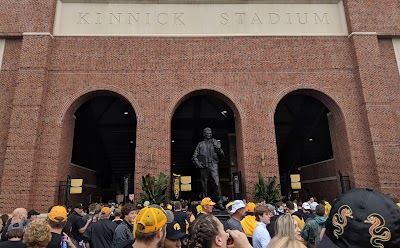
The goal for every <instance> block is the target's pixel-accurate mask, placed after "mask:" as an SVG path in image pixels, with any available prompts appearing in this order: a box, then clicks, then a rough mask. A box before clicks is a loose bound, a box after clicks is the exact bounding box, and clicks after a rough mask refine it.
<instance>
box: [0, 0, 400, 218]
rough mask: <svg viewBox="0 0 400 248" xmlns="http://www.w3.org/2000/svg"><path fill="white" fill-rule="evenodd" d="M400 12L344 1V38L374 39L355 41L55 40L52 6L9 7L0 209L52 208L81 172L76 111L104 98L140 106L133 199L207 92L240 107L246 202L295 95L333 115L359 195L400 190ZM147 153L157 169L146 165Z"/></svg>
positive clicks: (3, 10)
mask: <svg viewBox="0 0 400 248" xmlns="http://www.w3.org/2000/svg"><path fill="white" fill-rule="evenodd" d="M399 5H400V4H399V2H398V1H396V0H382V1H369V0H368V1H367V0H360V1H350V0H344V6H345V13H346V17H347V24H348V28H349V34H350V33H352V32H376V34H370V35H362V34H354V35H352V36H351V37H347V36H340V37H337V36H336V37H333V36H332V37H330V36H324V37H318V36H312V37H311V36H299V37H297V36H296V37H288V36H286V37H268V36H267V37H52V36H50V35H46V34H42V33H43V32H49V33H52V28H53V27H52V26H53V22H54V13H55V6H56V1H55V0H53V1H49V0H39V1H38V0H35V1H34V0H21V1H14V0H0V38H4V39H6V45H5V52H4V57H3V65H2V69H1V71H0V212H10V211H11V210H12V209H13V208H14V207H16V206H24V207H26V208H29V209H30V208H35V209H36V210H38V211H46V210H47V208H48V207H49V206H50V205H52V204H55V203H56V201H57V193H58V192H57V191H58V182H59V181H60V180H64V179H65V177H66V175H68V174H71V173H72V170H73V169H72V167H71V152H72V143H73V133H74V118H73V114H74V113H75V111H76V110H77V109H78V108H79V106H81V105H82V104H83V103H84V102H85V101H87V100H88V99H90V98H92V97H94V96H96V95H116V96H119V97H121V98H122V99H125V100H127V101H128V102H130V103H131V104H132V107H133V108H134V110H135V113H136V117H137V131H136V144H137V146H136V151H135V152H136V158H135V159H136V160H135V185H134V188H135V193H136V194H138V193H139V192H140V186H139V177H140V176H141V175H143V174H146V173H152V174H155V175H158V173H159V172H164V173H167V174H169V173H170V167H169V164H170V161H171V152H170V151H171V147H170V144H171V141H170V137H171V118H172V116H173V113H174V111H175V109H176V108H177V107H178V106H179V104H180V103H181V102H182V101H184V100H185V99H187V98H188V97H190V96H193V95H196V94H209V95H213V96H216V97H219V98H220V99H222V100H224V101H225V102H226V103H227V104H228V105H229V106H230V107H231V108H232V110H233V111H234V113H235V118H236V120H235V121H236V125H235V126H236V136H237V137H236V139H237V144H236V145H237V156H238V164H239V170H241V171H242V176H243V178H244V187H245V197H246V198H248V199H251V198H252V192H253V187H254V183H255V182H256V181H257V172H259V171H260V172H261V173H262V174H263V175H264V176H265V177H266V176H273V175H278V174H279V168H278V158H277V149H276V143H275V132H274V129H275V127H274V112H275V108H276V106H277V104H278V103H279V101H280V100H281V99H282V98H283V97H284V96H286V95H287V94H289V93H291V92H295V91H297V92H299V93H302V94H306V95H310V96H313V97H315V98H317V99H319V100H320V101H321V102H323V103H324V104H325V105H326V106H327V107H328V108H329V110H330V111H331V113H330V115H329V117H328V120H329V128H330V132H331V139H332V148H333V153H334V159H335V163H334V165H332V166H334V167H335V171H337V170H341V171H342V173H343V174H344V175H349V176H350V180H351V183H352V187H370V188H374V189H376V190H379V191H382V192H384V193H393V194H397V195H398V194H399V191H400V183H399V182H398V179H399V178H400V165H399V164H400V163H399V162H400V141H399V137H400V124H399V123H400V98H399V95H400V78H399V72H398V69H397V64H396V59H395V54H394V49H393V44H392V40H391V38H392V37H394V36H399V35H400V25H398V23H399V22H400V6H399ZM24 32H38V33H37V34H36V35H29V34H26V33H25V34H24ZM261 152H264V153H265V157H266V166H265V167H261V166H260V165H261V162H260V157H259V156H260V153H261ZM150 153H152V154H153V155H152V158H153V164H154V165H160V166H154V167H151V168H149V163H148V161H149V156H150V155H149V154H150ZM78 174H79V173H78ZM318 187H319V186H318ZM321 187H329V186H324V185H323V184H321ZM398 196H399V195H398Z"/></svg>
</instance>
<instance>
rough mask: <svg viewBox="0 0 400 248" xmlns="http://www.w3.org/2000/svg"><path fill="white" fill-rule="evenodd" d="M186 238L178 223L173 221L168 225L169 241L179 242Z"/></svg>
mask: <svg viewBox="0 0 400 248" xmlns="http://www.w3.org/2000/svg"><path fill="white" fill-rule="evenodd" d="M185 236H186V233H185V230H183V229H182V228H181V226H180V225H179V223H178V222H176V221H172V222H171V223H168V224H167V236H166V238H167V239H169V240H178V239H181V238H183V237H185Z"/></svg>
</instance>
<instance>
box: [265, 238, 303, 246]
mask: <svg viewBox="0 0 400 248" xmlns="http://www.w3.org/2000/svg"><path fill="white" fill-rule="evenodd" d="M267 247H273V248H305V247H306V246H305V245H303V244H302V243H301V241H299V240H297V239H294V238H290V237H274V238H273V239H271V241H270V242H269V244H268V246H267Z"/></svg>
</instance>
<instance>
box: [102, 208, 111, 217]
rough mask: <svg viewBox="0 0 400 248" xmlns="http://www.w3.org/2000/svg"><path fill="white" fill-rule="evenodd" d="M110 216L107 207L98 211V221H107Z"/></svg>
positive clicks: (109, 210)
mask: <svg viewBox="0 0 400 248" xmlns="http://www.w3.org/2000/svg"><path fill="white" fill-rule="evenodd" d="M110 215H111V209H110V208H109V207H103V208H102V209H101V211H100V219H109V218H110Z"/></svg>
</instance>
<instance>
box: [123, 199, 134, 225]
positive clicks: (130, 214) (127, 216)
mask: <svg viewBox="0 0 400 248" xmlns="http://www.w3.org/2000/svg"><path fill="white" fill-rule="evenodd" d="M121 214H122V218H123V219H124V220H125V221H126V222H128V223H132V222H133V221H134V220H135V217H136V215H137V211H136V208H135V205H133V204H132V203H128V204H125V205H124V206H123V207H122V209H121Z"/></svg>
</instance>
